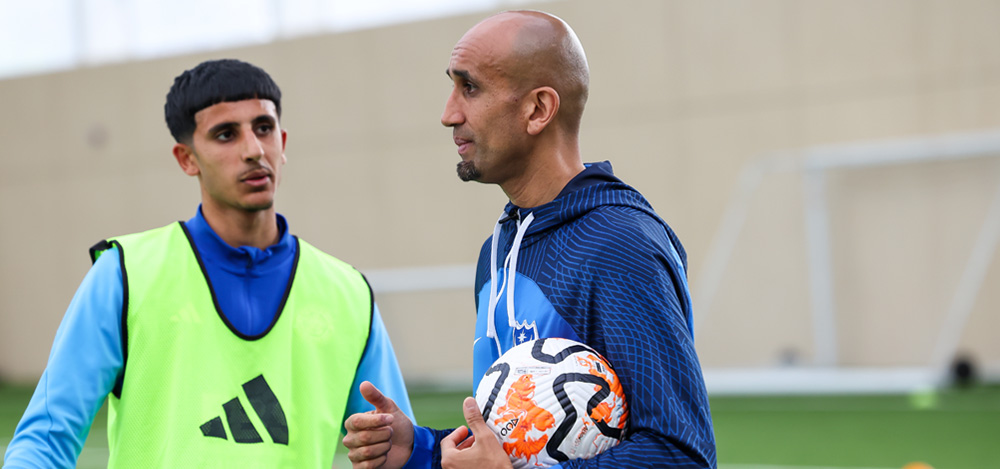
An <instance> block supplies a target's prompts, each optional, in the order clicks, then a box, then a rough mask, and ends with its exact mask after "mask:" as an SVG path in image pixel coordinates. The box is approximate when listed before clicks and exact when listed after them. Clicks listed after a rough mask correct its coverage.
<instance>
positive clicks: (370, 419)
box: [344, 412, 394, 433]
mask: <svg viewBox="0 0 1000 469" xmlns="http://www.w3.org/2000/svg"><path fill="white" fill-rule="evenodd" d="M393 419H394V417H393V415H392V414H381V413H374V412H369V413H364V414H354V415H352V416H350V417H348V418H347V420H345V421H344V428H346V429H347V431H348V433H350V432H362V431H366V430H373V429H377V428H382V427H386V428H388V427H389V426H390V425H392V421H393Z"/></svg>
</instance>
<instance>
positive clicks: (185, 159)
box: [173, 143, 201, 176]
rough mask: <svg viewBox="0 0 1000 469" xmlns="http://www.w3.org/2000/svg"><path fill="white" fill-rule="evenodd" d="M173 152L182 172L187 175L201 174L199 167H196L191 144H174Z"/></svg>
mask: <svg viewBox="0 0 1000 469" xmlns="http://www.w3.org/2000/svg"><path fill="white" fill-rule="evenodd" d="M173 153H174V158H176V159H177V164H178V165H180V167H181V170H183V171H184V174H187V175H188V176H197V175H199V174H201V168H199V167H198V160H197V159H196V158H195V155H194V149H193V148H191V146H189V145H187V144H184V143H177V144H174V149H173Z"/></svg>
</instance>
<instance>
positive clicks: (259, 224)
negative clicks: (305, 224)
mask: <svg viewBox="0 0 1000 469" xmlns="http://www.w3.org/2000/svg"><path fill="white" fill-rule="evenodd" d="M201 213H202V215H203V216H204V217H205V221H206V222H208V226H210V227H212V231H214V232H215V234H217V235H218V236H219V238H221V239H222V240H223V241H225V243H226V244H228V245H230V246H232V247H234V248H238V247H240V246H253V247H255V248H258V249H267V248H268V247H269V246H272V245H274V244H275V243H277V242H278V237H279V232H278V217H277V214H276V213H275V211H274V207H271V208H269V209H265V210H256V211H247V210H239V209H228V210H219V209H216V208H214V207H210V206H206V205H202V209H201Z"/></svg>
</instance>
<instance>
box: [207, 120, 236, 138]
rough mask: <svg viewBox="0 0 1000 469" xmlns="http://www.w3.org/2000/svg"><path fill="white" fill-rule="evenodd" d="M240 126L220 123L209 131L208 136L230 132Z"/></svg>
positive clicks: (231, 123) (232, 123) (233, 123)
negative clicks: (225, 131)
mask: <svg viewBox="0 0 1000 469" xmlns="http://www.w3.org/2000/svg"><path fill="white" fill-rule="evenodd" d="M238 126H239V124H238V123H236V122H220V123H218V124H215V125H213V126H212V128H211V129H208V134H209V135H214V134H217V133H219V132H222V131H224V130H230V129H232V128H233V127H238Z"/></svg>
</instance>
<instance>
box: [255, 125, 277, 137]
mask: <svg viewBox="0 0 1000 469" xmlns="http://www.w3.org/2000/svg"><path fill="white" fill-rule="evenodd" d="M273 130H274V126H273V125H271V124H265V125H261V126H258V127H257V133H258V134H261V135H267V134H269V133H271V131H273Z"/></svg>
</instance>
